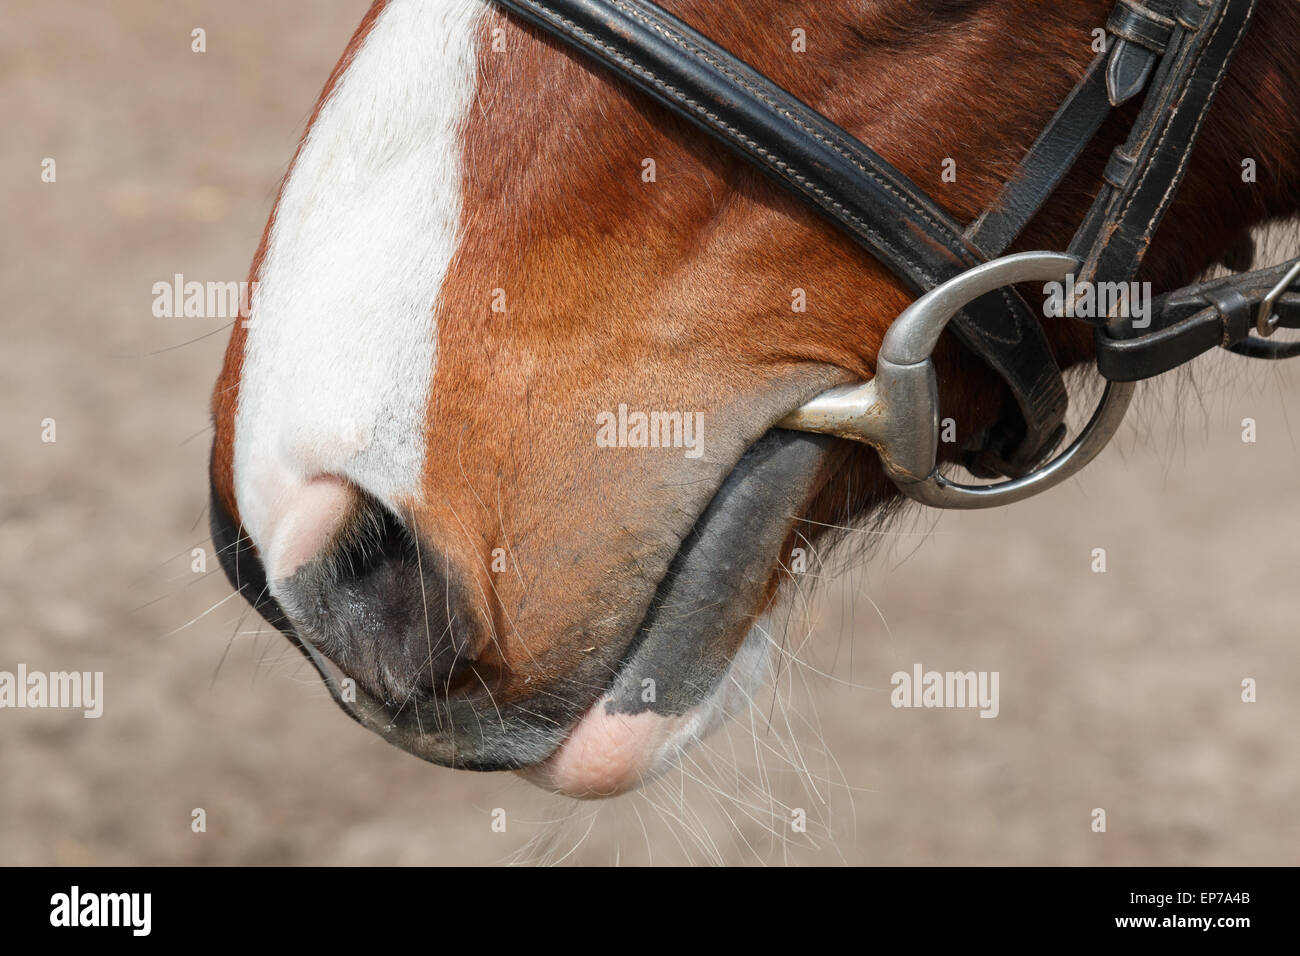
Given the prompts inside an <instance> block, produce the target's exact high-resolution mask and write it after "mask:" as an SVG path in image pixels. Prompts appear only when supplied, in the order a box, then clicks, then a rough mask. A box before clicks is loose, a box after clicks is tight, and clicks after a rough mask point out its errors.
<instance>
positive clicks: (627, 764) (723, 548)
mask: <svg viewBox="0 0 1300 956" xmlns="http://www.w3.org/2000/svg"><path fill="white" fill-rule="evenodd" d="M833 442H834V439H830V438H827V437H825V436H819V435H809V434H804V433H801V432H791V431H785V430H783V429H773V430H771V431H769V432H768V433H767V434H766V435H764V436H763V437H762V438H761V439H760V440H759V441H757V442H756V443H754V445H752V446H751V447H750V448H749V450H748V451H746V453H745V454H744V456H743V457H742V458H741V459H740V461H739V462H738V463H737V465H736V467H735V468H734V469H733V470H732V471H731V473H730V474H729V475H728V476H727V478H726V479H725V480H724V481H723V483H722V485H721V487H720V488H719V489H718V490H717V492H716V493H715V495H714V496H713V499H712V501H711V502H710V503H709V505H708V507H707V508H706V509H705V511H704V513H703V514H702V515H701V517H700V519H699V520H698V521H697V522H696V524H695V527H694V528H693V529H692V531H691V532H690V534H688V535H687V536H686V538H685V539H684V540H683V541H682V543H681V546H680V548H679V550H678V552H677V556H676V558H675V559H674V560H673V562H672V564H671V566H670V567H669V569H668V572H667V574H666V575H665V576H664V578H663V580H662V581H661V582H660V584H659V587H658V590H657V593H656V595H655V599H654V601H653V603H652V604H651V607H650V611H649V613H648V614H647V615H646V618H645V620H644V621H643V622H642V624H641V626H640V628H639V629H638V632H637V636H636V638H635V639H634V640H633V642H632V645H631V646H630V647H629V649H628V651H627V652H626V653H625V655H624V657H623V662H622V665H621V666H620V667H619V669H618V671H617V672H616V673H615V675H614V677H613V680H612V682H611V684H610V686H609V687H608V689H607V690H606V691H605V693H604V694H603V695H602V696H601V698H600V699H599V700H597V701H596V703H595V704H594V705H593V706H592V707H591V708H590V709H589V710H588V711H587V712H586V713H585V714H584V715H583V716H582V717H581V718H580V720H579V721H578V723H577V724H576V725H575V727H574V728H573V729H571V731H570V732H569V734H567V735H566V737H565V739H564V741H562V742H561V744H560V746H559V747H558V748H557V749H556V750H555V752H553V753H552V754H551V756H549V757H548V758H547V759H546V760H545V761H543V762H542V764H541V765H539V766H538V767H537V768H536V769H534V770H531V771H530V772H529V773H527V774H526V776H527V777H528V779H531V780H533V781H534V782H538V783H541V784H542V785H543V786H548V787H550V788H553V789H558V790H561V791H562V792H564V793H567V794H570V795H573V796H592V795H594V796H608V795H611V794H616V793H620V792H623V791H625V790H627V789H631V788H633V787H635V786H636V785H637V784H638V783H639V782H640V781H641V779H643V778H644V777H646V776H648V775H651V774H652V773H653V772H654V770H655V769H656V766H657V765H658V764H660V763H662V762H663V760H664V758H665V757H666V756H671V755H672V754H671V753H669V754H667V755H666V754H665V753H664V751H665V750H668V751H674V750H676V749H678V748H680V747H681V746H682V745H683V743H684V742H686V741H689V739H692V738H693V737H698V736H702V734H703V732H705V731H707V729H709V727H711V726H712V725H713V724H714V723H716V718H717V717H718V713H717V711H718V709H719V706H720V705H718V704H717V703H716V701H717V700H718V699H719V693H718V692H719V687H720V685H721V684H722V682H724V681H728V680H734V679H735V675H734V674H733V673H732V669H733V668H732V665H733V661H734V659H735V656H736V653H737V651H738V649H739V648H740V647H741V644H742V642H743V641H744V640H745V638H746V636H747V635H749V634H750V633H751V630H752V629H753V624H754V617H755V614H756V612H757V611H760V610H761V609H762V605H763V603H764V602H765V600H766V599H767V597H768V592H769V588H770V582H771V579H772V574H773V572H774V569H775V562H776V560H777V558H778V556H779V553H780V549H781V547H782V545H783V544H784V542H785V540H786V538H787V536H788V534H789V532H790V528H791V526H792V525H793V524H794V522H795V521H796V520H797V518H798V515H799V514H800V513H801V511H802V509H803V507H804V506H805V505H806V503H807V501H808V499H809V497H810V495H811V493H812V491H813V488H814V486H815V482H816V480H817V477H818V475H819V473H820V466H821V464H822V462H823V459H824V457H825V455H826V453H827V451H828V450H829V448H830V446H831V445H832V444H833ZM764 640H765V638H764ZM746 679H748V676H747V678H746ZM722 690H723V691H724V692H725V691H726V690H727V688H725V687H724V688H722ZM722 696H723V697H725V696H726V695H725V693H724V694H723V695H722ZM701 708H704V709H705V710H707V711H708V712H707V713H701Z"/></svg>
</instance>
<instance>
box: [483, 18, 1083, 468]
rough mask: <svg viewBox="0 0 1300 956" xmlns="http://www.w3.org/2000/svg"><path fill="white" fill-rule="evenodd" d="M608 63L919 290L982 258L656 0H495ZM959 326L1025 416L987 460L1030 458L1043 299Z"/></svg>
mask: <svg viewBox="0 0 1300 956" xmlns="http://www.w3.org/2000/svg"><path fill="white" fill-rule="evenodd" d="M498 2H499V3H500V5H501V6H503V7H505V8H506V9H508V10H511V11H512V12H514V13H516V14H518V15H519V16H521V17H523V18H524V19H525V20H528V21H530V22H532V23H534V24H536V25H538V26H540V27H541V28H542V29H543V30H545V31H546V32H547V33H550V34H552V35H554V36H556V37H558V38H560V39H562V40H564V41H565V42H566V43H568V44H570V45H572V46H574V47H576V48H578V49H579V50H581V51H583V52H584V53H587V54H589V55H590V56H592V57H594V58H595V59H597V60H599V61H601V62H603V63H605V64H606V65H608V66H610V67H611V68H613V70H614V71H615V72H616V73H617V74H618V75H619V76H620V77H622V78H623V79H625V80H627V81H628V82H630V83H632V84H633V85H635V86H636V87H638V88H639V89H641V90H642V91H643V92H645V93H647V94H649V95H650V96H652V97H653V98H654V99H656V100H658V101H659V102H660V103H662V104H663V105H665V106H666V107H668V108H669V109H670V110H672V111H673V112H674V113H676V114H677V115H679V116H682V117H684V118H686V119H687V120H689V121H690V122H692V123H693V124H695V125H696V126H698V127H699V128H701V129H702V130H704V131H705V132H707V133H708V134H709V135H711V136H713V137H714V138H715V139H717V140H719V141H720V142H722V143H723V144H724V145H726V146H728V147H729V148H730V149H732V150H734V151H735V152H737V153H739V154H740V155H741V156H743V157H744V158H745V159H747V160H749V161H750V162H752V163H753V164H754V165H756V166H758V167H759V168H761V169H763V170H764V171H765V172H767V173H768V174H769V175H771V176H773V177H775V178H776V179H778V180H779V181H780V182H781V183H782V184H783V185H785V186H786V187H788V188H789V189H790V190H791V191H793V192H794V193H796V194H797V195H799V196H800V197H802V198H803V199H804V200H806V201H807V202H809V203H810V204H811V205H813V206H814V207H815V208H817V209H818V210H820V211H821V212H822V213H823V214H824V215H825V216H826V217H827V218H829V219H830V220H831V221H832V222H834V223H836V224H837V225H839V226H840V227H841V228H843V229H844V230H845V231H846V232H848V233H849V235H851V236H852V237H853V238H854V239H856V240H857V241H858V243H859V244H861V245H862V246H863V247H864V248H866V249H867V250H869V251H870V252H871V253H872V254H873V255H874V256H876V257H877V258H878V259H879V260H880V261H881V262H883V263H884V264H885V265H887V266H888V267H889V268H890V269H891V270H892V271H893V272H894V273H895V274H896V275H898V277H899V278H900V279H901V280H903V281H904V282H905V283H906V285H907V286H908V288H909V289H910V290H911V291H912V292H914V293H922V292H925V291H928V290H929V289H931V288H933V287H934V286H936V285H938V284H940V283H942V282H944V281H946V280H948V279H950V278H952V277H953V276H955V275H957V274H958V273H960V272H963V271H965V270H966V269H968V268H970V267H971V266H974V265H977V264H978V263H979V262H980V261H981V257H980V256H979V254H978V252H977V251H976V250H973V249H971V248H970V247H969V246H968V245H967V243H966V241H965V240H964V238H963V235H962V228H961V226H960V225H959V224H958V223H957V222H956V221H954V220H953V219H952V218H951V217H949V216H948V215H947V214H946V213H945V212H944V211H943V210H942V209H940V208H939V206H938V205H937V204H936V203H935V202H934V201H933V200H931V199H930V198H929V197H928V196H927V195H926V194H925V193H923V192H922V191H921V190H920V189H918V188H917V187H916V185H915V184H914V183H912V182H911V181H910V180H909V179H908V178H907V177H906V176H904V175H903V174H902V173H901V172H900V171H899V170H897V169H895V168H894V167H893V166H892V165H891V164H889V163H888V162H886V161H885V160H884V159H883V158H882V157H880V156H879V155H878V154H876V153H875V152H873V151H872V150H870V149H869V148H867V147H866V146H865V145H863V144H862V143H861V142H860V141H859V140H857V139H856V138H854V137H853V136H851V135H850V134H848V133H847V132H845V131H844V130H843V129H841V128H840V127H838V126H837V125H835V124H834V123H832V122H831V121H830V120H829V119H827V118H826V117H824V116H822V115H821V114H820V113H818V112H816V111H815V110H813V109H812V108H811V107H809V106H808V105H806V104H805V103H803V102H802V101H800V100H799V99H797V98H796V97H794V96H793V95H791V94H790V93H788V92H786V91H785V90H783V89H781V88H780V87H778V86H777V85H776V84H774V83H772V82H771V81H770V80H768V79H767V78H766V77H764V76H763V75H762V74H760V73H758V72H757V71H756V70H754V69H752V68H751V67H749V66H748V65H746V64H745V63H743V62H742V61H740V60H739V59H737V58H736V57H734V56H732V55H731V54H729V53H728V52H727V51H725V50H723V49H722V48H721V47H719V46H717V45H716V44H714V43H713V42H711V41H710V40H708V39H707V38H706V37H704V36H702V35H700V34H699V33H697V32H696V31H695V30H693V29H691V28H690V27H689V26H687V25H686V24H685V23H683V22H681V21H680V20H678V19H676V18H675V17H673V16H671V15H670V14H668V13H666V12H665V11H664V10H662V9H661V8H659V7H658V6H656V5H655V4H653V3H648V2H645V0H498ZM951 327H952V328H953V330H954V332H955V333H956V334H957V336H958V337H959V338H960V339H961V341H962V342H963V343H965V344H966V345H967V346H968V347H969V348H971V349H972V350H973V351H974V352H975V353H976V354H978V355H979V356H980V357H981V358H983V359H984V361H986V362H987V363H988V364H989V365H990V366H992V367H993V368H994V369H995V370H996V371H997V372H998V373H999V375H1001V377H1002V378H1003V379H1004V380H1005V381H1006V383H1007V385H1008V386H1009V387H1010V389H1011V392H1012V395H1013V396H1014V398H1015V400H1016V404H1017V406H1018V407H1019V410H1020V412H1021V414H1022V416H1023V418H1024V427H1022V428H1014V429H1008V428H1003V429H1001V430H1000V434H1002V435H1006V434H1008V433H1011V432H1014V433H1016V434H1015V439H1016V441H1017V442H1018V447H1016V448H996V449H990V452H991V454H988V455H985V456H984V457H983V460H982V462H980V463H976V462H972V463H974V464H976V467H981V468H983V469H984V470H985V471H987V470H989V469H991V468H993V467H996V468H997V469H998V470H1001V471H1002V472H1003V473H1005V474H1007V475H1010V476H1014V475H1017V474H1022V473H1024V472H1026V471H1028V470H1029V469H1030V468H1031V467H1032V466H1033V464H1034V463H1035V462H1037V461H1038V460H1039V459H1040V458H1041V457H1042V456H1043V455H1044V454H1045V453H1047V452H1049V451H1050V450H1051V448H1052V447H1053V446H1054V445H1055V443H1056V441H1057V440H1059V437H1060V432H1061V421H1062V419H1063V418H1064V414H1065V409H1066V406H1067V404H1068V396H1067V394H1066V391H1065V385H1064V382H1063V381H1062V379H1061V373H1060V369H1059V368H1058V367H1057V365H1056V361H1055V358H1054V357H1053V355H1052V352H1051V349H1050V348H1049V346H1048V344H1047V339H1046V336H1045V335H1044V333H1043V330H1042V327H1041V325H1040V324H1039V322H1038V320H1037V319H1036V317H1035V315H1034V312H1033V310H1031V309H1030V307H1029V306H1028V305H1027V304H1026V303H1025V301H1024V300H1023V298H1021V297H1020V296H1019V295H1018V294H1017V293H1016V292H1015V291H1014V290H1002V291H1000V292H997V293H991V294H990V295H988V296H985V297H984V298H982V299H980V300H978V301H977V302H975V303H973V304H972V305H971V306H969V307H968V308H967V310H966V311H965V312H964V313H963V314H961V315H958V316H957V317H956V318H955V319H954V320H953V322H952V325H951Z"/></svg>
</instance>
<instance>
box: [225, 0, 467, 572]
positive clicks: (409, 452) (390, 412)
mask: <svg viewBox="0 0 1300 956" xmlns="http://www.w3.org/2000/svg"><path fill="white" fill-rule="evenodd" d="M485 10H486V4H485V3H484V2H483V0H392V2H391V3H389V5H388V7H387V8H386V9H385V10H384V12H383V13H382V14H381V15H380V16H379V19H378V20H377V22H376V23H375V24H374V25H373V27H372V29H371V31H370V33H369V35H368V36H367V37H366V39H365V42H364V43H363V44H362V46H361V48H360V49H359V50H357V51H356V53H355V56H354V58H353V61H352V63H351V65H350V66H349V67H348V69H347V71H346V72H345V73H344V75H343V76H342V77H341V78H340V79H339V81H338V83H337V84H336V85H335V88H334V91H333V93H332V95H331V96H330V98H329V100H328V101H327V102H326V103H325V105H324V107H323V108H322V109H321V111H320V115H319V117H318V119H317V121H316V123H315V125H314V126H313V127H312V129H311V132H310V134H309V136H308V138H307V141H306V142H305V143H304V144H303V148H302V151H301V153H300V154H299V156H298V160H297V163H296V164H295V165H294V168H293V170H292V172H291V173H290V176H289V179H288V182H287V183H286V185H285V188H284V192H283V195H282V197H281V199H280V205H279V209H278V211H277V213H276V219H275V223H274V224H273V226H272V230H271V235H270V241H269V244H268V247H267V253H266V258H265V261H264V263H263V266H262V271H261V276H260V281H259V285H258V287H257V290H256V293H255V294H254V297H253V303H252V310H251V316H252V321H251V323H250V327H249V331H248V339H247V343H246V345H245V352H244V366H243V373H242V377H241V381H240V391H239V408H238V412H237V414H236V418H235V442H234V446H235V447H234V470H235V494H236V496H237V498H238V501H239V509H240V515H241V517H242V519H243V522H244V524H245V526H246V527H247V528H248V530H249V533H250V534H251V535H252V538H253V541H254V542H255V543H256V544H257V545H258V547H259V549H261V550H262V552H263V556H264V558H265V559H266V561H267V564H268V568H269V569H270V570H271V571H272V572H275V571H277V570H279V569H278V566H277V565H278V562H277V559H276V555H275V554H273V553H272V554H268V553H267V549H268V547H269V546H270V545H271V544H272V542H273V540H274V538H275V535H276V526H277V524H278V523H280V522H281V521H282V520H283V519H284V518H285V516H286V513H287V512H290V511H292V509H293V507H294V504H295V502H296V500H297V498H298V495H299V493H300V492H301V490H302V488H303V485H304V483H305V482H306V481H307V480H308V479H310V478H311V477H313V476H316V475H321V474H333V475H340V476H345V477H347V478H348V479H350V480H351V481H353V482H355V483H356V484H357V485H359V486H360V487H362V488H364V489H365V490H367V491H369V492H370V493H372V494H374V495H375V496H376V497H378V498H379V499H380V500H383V501H386V502H390V503H391V502H394V501H396V500H398V499H402V498H414V497H416V496H417V495H418V493H419V479H420V474H421V470H422V468H423V463H424V456H425V439H424V431H425V418H426V414H427V403H428V397H429V388H430V382H431V380H432V377H433V371H434V365H435V361H436V357H437V328H436V325H435V322H434V306H435V304H436V303H437V300H438V294H439V290H440V288H441V286H442V282H443V279H444V278H445V277H446V274H447V269H448V267H449V265H450V263H451V258H452V254H453V253H454V252H455V249H456V242H457V228H458V224H459V219H460V201H461V196H460V177H461V136H460V133H461V126H462V123H463V121H464V119H465V117H466V115H467V114H468V111H469V108H470V105H471V103H472V101H473V97H474V89H475V85H476V78H477V57H476V51H475V32H476V28H477V26H478V22H479V19H480V17H481V16H482V15H483V13H484V12H485ZM298 518H301V516H298ZM287 570H292V569H291V568H289V569H287ZM271 577H272V580H275V577H276V574H275V573H272V575H271Z"/></svg>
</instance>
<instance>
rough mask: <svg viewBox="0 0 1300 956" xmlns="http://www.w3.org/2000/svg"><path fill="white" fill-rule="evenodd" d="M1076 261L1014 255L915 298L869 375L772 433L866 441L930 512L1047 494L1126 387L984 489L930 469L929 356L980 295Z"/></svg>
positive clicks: (1118, 407)
mask: <svg viewBox="0 0 1300 956" xmlns="http://www.w3.org/2000/svg"><path fill="white" fill-rule="evenodd" d="M1079 264H1080V263H1079V260H1078V259H1077V258H1076V257H1074V256H1071V255H1066V254H1064V253H1059V252H1022V253H1018V254H1016V255H1011V256H1004V257H1002V258H1001V259H994V260H993V261H992V262H986V263H983V264H981V265H978V266H975V267H974V268H972V269H968V270H967V271H966V272H963V273H962V274H961V275H959V276H956V277H954V278H953V279H950V280H949V281H948V282H945V283H944V284H943V285H940V286H938V287H937V288H935V289H932V290H931V291H930V292H928V293H927V294H925V295H924V296H922V297H921V298H919V299H917V300H916V301H915V302H914V303H912V305H911V306H910V307H908V308H907V309H906V310H905V311H904V312H903V314H902V315H900V316H899V317H898V318H897V319H896V320H895V321H894V323H893V325H891V326H890V327H889V331H888V332H886V333H885V339H884V342H883V343H881V347H880V355H879V357H878V358H877V361H876V375H875V378H873V379H872V380H871V381H869V382H866V383H864V384H861V385H846V386H840V387H839V388H834V389H831V390H830V391H828V392H824V393H822V394H821V395H819V396H817V397H816V398H814V399H813V400H812V401H810V402H808V403H806V404H805V405H803V406H801V407H800V408H798V409H796V410H795V411H793V412H792V413H790V414H789V415H788V416H786V417H785V418H784V419H782V420H781V421H780V422H779V423H778V427H781V428H792V429H796V430H799V431H811V432H823V433H827V434H832V435H838V436H840V437H841V438H851V439H854V440H856V441H861V442H865V443H866V444H868V445H871V446H872V447H873V448H875V449H876V451H877V452H878V453H879V454H880V460H881V463H882V464H883V465H884V468H885V472H886V474H888V475H889V477H890V478H891V479H892V480H893V481H894V483H895V484H896V485H897V486H898V488H899V490H900V491H902V492H903V494H905V495H907V496H908V497H909V498H914V499H915V500H917V501H920V502H923V503H925V504H928V505H932V506H934V507H937V508H992V507H996V506H998V505H1004V504H1011V503H1012V502H1015V501H1021V500H1023V499H1025V498H1028V497H1030V496H1032V495H1035V494H1038V493H1039V492H1040V491H1046V490H1047V489H1048V488H1051V487H1053V486H1055V485H1058V484H1060V483H1061V482H1062V481H1064V480H1065V479H1066V478H1069V477H1070V476H1071V475H1073V474H1075V473H1077V472H1078V471H1079V469H1081V468H1083V466H1084V465H1086V464H1088V462H1090V461H1092V459H1093V458H1095V457H1096V456H1097V454H1098V453H1099V452H1100V451H1101V450H1102V449H1103V448H1105V447H1106V444H1107V443H1108V442H1109V441H1110V439H1111V437H1112V436H1113V435H1114V434H1115V431H1116V430H1117V429H1118V428H1119V425H1120V422H1121V421H1123V418H1124V413H1125V411H1127V409H1128V405H1129V401H1130V400H1131V399H1132V397H1133V389H1134V384H1133V383H1132V382H1107V383H1106V391H1105V392H1104V394H1103V395H1102V397H1101V402H1100V404H1099V405H1098V406H1097V410H1096V411H1095V412H1093V415H1092V418H1091V419H1090V420H1089V421H1088V424H1087V425H1085V426H1084V429H1083V431H1082V432H1081V433H1080V434H1079V436H1078V437H1077V438H1076V439H1075V440H1074V442H1073V443H1072V444H1071V445H1070V446H1069V447H1068V448H1067V449H1066V450H1065V451H1063V452H1061V454H1059V455H1057V456H1056V458H1054V459H1052V460H1051V461H1050V462H1048V463H1047V464H1045V465H1043V466H1042V467H1041V468H1039V469H1037V470H1036V471H1033V472H1031V473H1030V474H1028V475H1025V476H1024V477H1023V478H1015V479H1012V480H1010V481H1001V482H997V483H995V484H990V485H967V484H960V483H958V482H954V481H949V480H948V479H947V478H945V477H943V475H941V474H940V473H939V471H938V468H937V460H938V453H939V385H938V380H937V377H936V375H935V370H934V364H933V363H932V362H931V361H930V355H931V353H932V352H933V351H934V347H935V345H936V343H937V342H938V341H939V335H940V334H941V333H942V332H943V330H944V327H945V326H946V325H947V324H948V321H949V320H950V319H951V318H952V317H953V316H954V315H956V314H957V313H958V312H959V311H961V309H962V308H963V307H964V306H966V305H967V304H968V303H970V302H973V301H974V300H975V299H978V298H979V297H980V296H982V295H986V294H987V293H989V292H993V291H995V290H996V289H1000V288H1002V287H1003V286H1007V285H1013V284H1015V283H1017V282H1063V281H1064V280H1065V278H1066V276H1068V275H1071V274H1073V273H1074V271H1075V270H1076V269H1078V268H1079Z"/></svg>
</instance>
